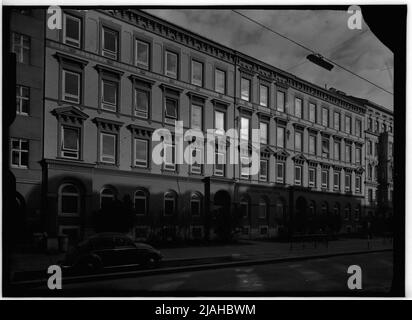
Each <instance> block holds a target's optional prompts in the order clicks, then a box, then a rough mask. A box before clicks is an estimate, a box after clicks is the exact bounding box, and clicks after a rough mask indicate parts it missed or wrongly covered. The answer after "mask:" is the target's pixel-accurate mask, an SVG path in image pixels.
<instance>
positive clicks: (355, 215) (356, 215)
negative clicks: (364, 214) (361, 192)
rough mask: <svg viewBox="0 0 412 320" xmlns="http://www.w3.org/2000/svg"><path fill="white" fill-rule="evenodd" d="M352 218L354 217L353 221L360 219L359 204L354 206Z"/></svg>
mask: <svg viewBox="0 0 412 320" xmlns="http://www.w3.org/2000/svg"><path fill="white" fill-rule="evenodd" d="M353 219H354V220H355V221H359V219H360V209H359V206H358V207H356V208H355V209H354V210H353Z"/></svg>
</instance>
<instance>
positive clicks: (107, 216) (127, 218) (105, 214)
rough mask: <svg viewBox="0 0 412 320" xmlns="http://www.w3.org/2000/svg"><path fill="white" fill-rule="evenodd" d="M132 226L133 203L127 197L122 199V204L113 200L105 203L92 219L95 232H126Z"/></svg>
mask: <svg viewBox="0 0 412 320" xmlns="http://www.w3.org/2000/svg"><path fill="white" fill-rule="evenodd" d="M133 224H134V210H133V203H132V201H131V199H130V196H128V195H126V196H125V197H124V198H123V202H122V201H120V200H118V199H114V200H113V201H111V202H108V203H106V204H105V206H104V207H103V208H101V209H100V210H99V211H97V212H96V214H95V217H94V227H95V230H96V232H128V231H129V230H130V229H131V228H132V227H133Z"/></svg>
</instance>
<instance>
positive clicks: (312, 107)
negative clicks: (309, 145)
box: [309, 102, 316, 123]
mask: <svg viewBox="0 0 412 320" xmlns="http://www.w3.org/2000/svg"><path fill="white" fill-rule="evenodd" d="M309 121H311V122H313V123H316V104H314V103H311V102H310V103H309Z"/></svg>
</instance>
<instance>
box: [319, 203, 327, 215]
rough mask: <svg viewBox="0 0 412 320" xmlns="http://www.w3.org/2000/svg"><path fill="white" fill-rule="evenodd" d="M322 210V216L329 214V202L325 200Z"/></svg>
mask: <svg viewBox="0 0 412 320" xmlns="http://www.w3.org/2000/svg"><path fill="white" fill-rule="evenodd" d="M320 212H321V214H322V216H324V217H325V216H326V215H327V214H328V204H327V203H326V202H323V203H322V204H321V206H320Z"/></svg>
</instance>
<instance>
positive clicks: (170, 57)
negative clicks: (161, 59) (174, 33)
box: [165, 51, 179, 79]
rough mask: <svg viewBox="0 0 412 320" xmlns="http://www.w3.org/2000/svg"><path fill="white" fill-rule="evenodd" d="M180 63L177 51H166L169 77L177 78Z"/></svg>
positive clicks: (166, 70) (166, 65)
mask: <svg viewBox="0 0 412 320" xmlns="http://www.w3.org/2000/svg"><path fill="white" fill-rule="evenodd" d="M178 68H179V63H178V55H177V53H174V52H170V51H166V53H165V74H166V75H167V76H168V77H171V78H174V79H177V75H178V72H177V70H178Z"/></svg>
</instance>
